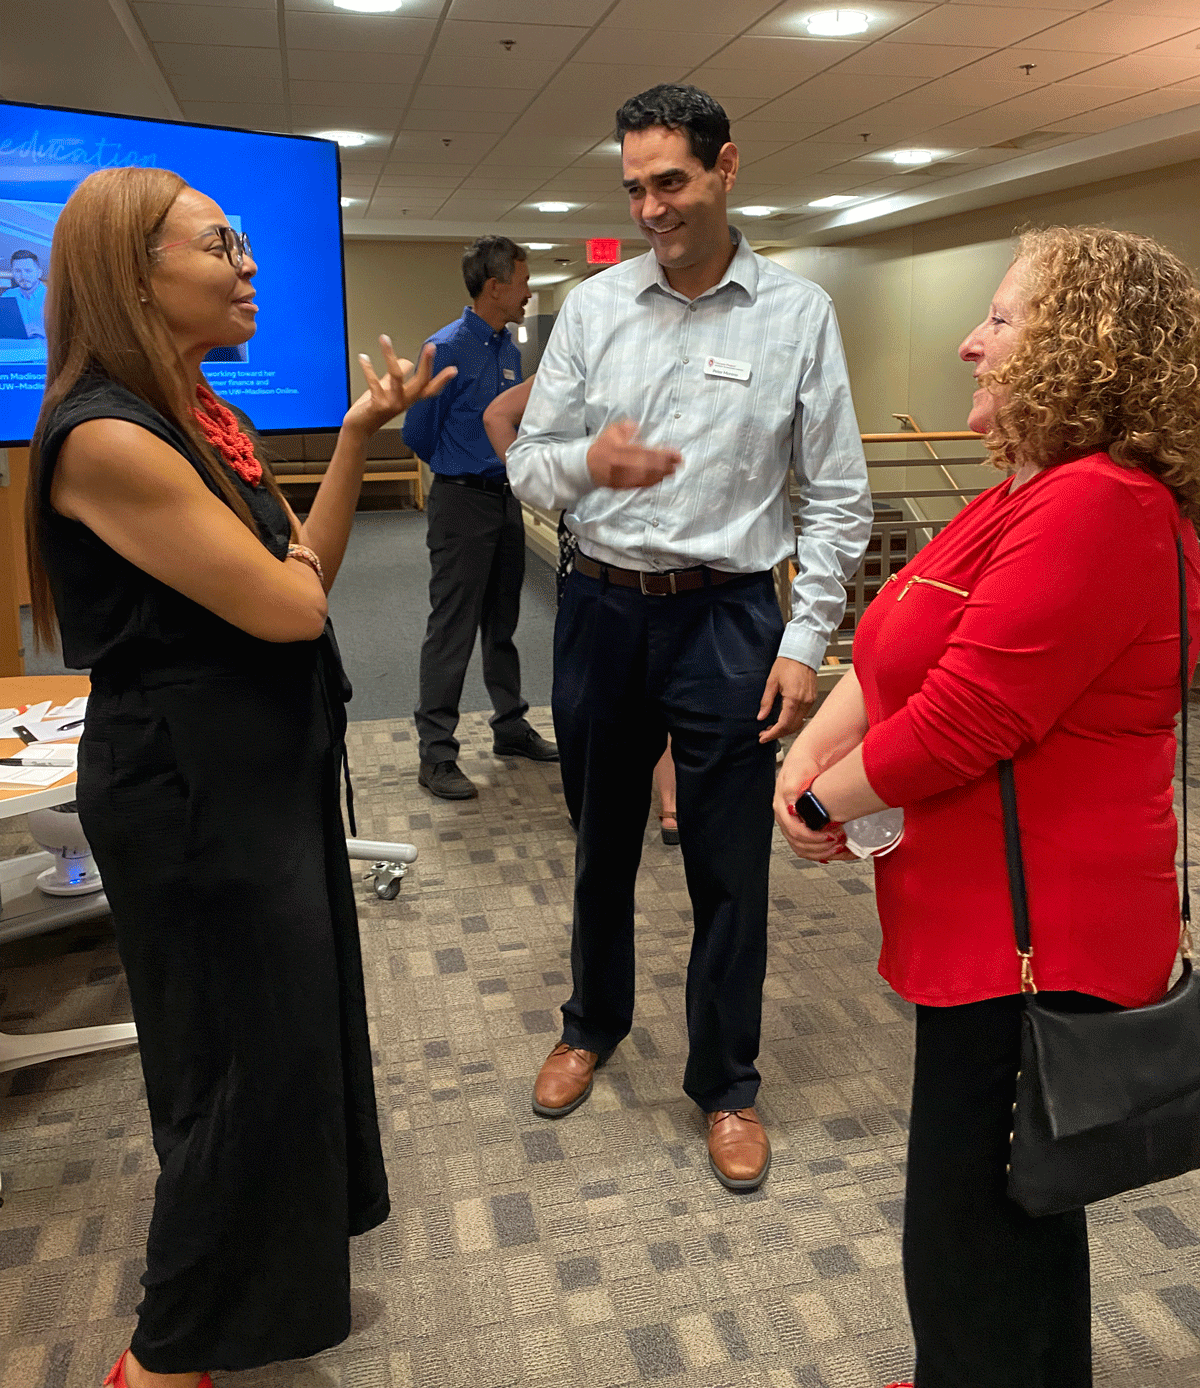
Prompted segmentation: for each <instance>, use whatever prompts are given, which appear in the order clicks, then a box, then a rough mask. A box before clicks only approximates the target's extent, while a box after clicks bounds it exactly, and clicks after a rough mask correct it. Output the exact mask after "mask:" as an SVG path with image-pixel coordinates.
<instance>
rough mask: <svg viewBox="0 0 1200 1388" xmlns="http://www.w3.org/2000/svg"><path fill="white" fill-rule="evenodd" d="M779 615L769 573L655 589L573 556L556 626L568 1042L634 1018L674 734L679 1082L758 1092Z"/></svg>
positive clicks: (695, 1095)
mask: <svg viewBox="0 0 1200 1388" xmlns="http://www.w3.org/2000/svg"><path fill="white" fill-rule="evenodd" d="M782 630H783V619H782V616H781V615H780V612H779V607H778V604H777V603H776V600H775V592H774V586H773V584H772V581H771V575H770V574H769V573H767V574H750V575H746V576H745V577H739V578H737V579H734V580H732V581H730V582H727V583H723V584H719V585H714V586H706V587H703V588H699V589H696V590H695V591H693V592H689V593H682V594H678V595H672V596H668V597H653V596H648V595H645V594H643V593H642V592H641V591H640V590H638V589H636V588H619V587H615V586H613V585H611V584H609V583H607V582H606V581H605V580H604V579H596V578H589V577H587V576H586V575H584V574H581V573H579V572H578V571H577V570H576V571H574V572H572V573H571V575H570V577H569V578H568V580H567V583H566V588H565V592H564V594H563V601H562V605H561V606H560V608H559V612H558V622H557V626H556V628H555V637H554V730H555V734H556V736H557V738H558V748H559V756H560V759H561V767H562V778H563V790H564V793H565V795H566V801H567V808H568V810H569V811H570V814H571V817H572V819H573V820H574V821H575V823H576V825H577V826H578V843H577V847H576V852H575V912H574V926H573V936H572V943H571V972H572V982H573V984H574V991H573V992H572V994H571V997H570V999H569V1000H568V1002H567V1003H566V1004H565V1005H564V1007H563V1019H564V1026H563V1040H564V1041H566V1042H568V1043H569V1044H570V1045H572V1046H581V1047H583V1048H585V1049H587V1050H592V1051H597V1052H600V1053H601V1054H603V1053H607V1052H608V1051H611V1050H612V1049H613V1048H614V1047H615V1046H616V1045H617V1044H618V1043H619V1042H620V1041H621V1040H622V1038H623V1037H625V1036H626V1035H628V1033H629V1030H630V1027H631V1026H632V1023H633V1005H634V944H633V912H634V883H635V880H636V878H637V871H638V865H639V862H640V860H641V855H642V840H643V837H644V834H645V829H646V817H647V814H648V813H649V808H650V786H651V774H652V772H653V769H654V764H655V762H656V761H657V760H658V759H659V757H660V756H661V755H662V752H663V749H664V747H665V746H666V741H667V735H668V734H670V736H671V739H672V749H673V754H674V759H675V774H676V781H677V792H676V795H677V801H676V803H677V806H678V820H679V836H680V846H681V848H682V851H683V864H684V870H685V873H686V875H687V885H688V893H689V895H690V897H691V901H692V912H693V918H694V922H695V933H694V936H693V941H692V952H691V959H690V962H689V964H688V974H687V995H686V996H687V1026H688V1042H689V1050H688V1062H687V1068H686V1070H685V1073H684V1084H683V1087H684V1090H685V1091H686V1092H687V1094H688V1095H690V1097H691V1098H692V1099H694V1100H695V1102H696V1103H697V1104H699V1105H700V1107H701V1108H702V1109H704V1110H705V1111H706V1112H712V1111H714V1110H716V1109H737V1108H745V1107H748V1106H749V1105H751V1104H753V1103H754V1097H755V1094H756V1093H757V1091H758V1084H759V1074H758V1070H757V1069H756V1068H755V1060H756V1058H757V1056H758V1043H759V1029H760V1022H761V1014H762V985H763V977H764V974H765V972H766V961H767V877H768V870H769V865H770V856H771V830H772V812H771V799H772V795H773V793H774V784H775V746H774V744H773V743H772V744H768V745H766V746H763V745H760V743H759V741H758V737H759V734H760V733H761V732H762V730H763V728H765V727H768V726H770V724H769V723H768V722H765V721H764V722H761V723H760V722H759V721H758V718H757V714H758V708H759V704H760V703H761V701H762V695H763V689H764V687H765V685H766V681H767V676H768V675H769V673H770V670H771V666H772V664H773V663H774V660H775V656H776V654H777V652H778V648H779V640H780V637H781V635H782Z"/></svg>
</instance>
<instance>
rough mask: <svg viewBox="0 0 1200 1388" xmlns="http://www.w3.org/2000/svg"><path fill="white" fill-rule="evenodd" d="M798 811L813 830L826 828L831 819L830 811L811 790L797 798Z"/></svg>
mask: <svg viewBox="0 0 1200 1388" xmlns="http://www.w3.org/2000/svg"><path fill="white" fill-rule="evenodd" d="M796 813H797V814H798V815H799V816H800V818H801V819H802V820H803V821H804V822H805V824H807V825H808V827H809V828H810V829H812V830H814V831H815V830H818V829H824V828H825V826H826V825H827V824H828V823H829V821H830V815H829V811H828V810H827V809H826V808H825V806H824V805H822V804H821V802H820V801H819V800H818V799H817V797H816V796H815V795H814V794H813V793H812V791H811V790H806V791H805V792H804V794H803V795H801V796H799V797H798V798H797V800H796Z"/></svg>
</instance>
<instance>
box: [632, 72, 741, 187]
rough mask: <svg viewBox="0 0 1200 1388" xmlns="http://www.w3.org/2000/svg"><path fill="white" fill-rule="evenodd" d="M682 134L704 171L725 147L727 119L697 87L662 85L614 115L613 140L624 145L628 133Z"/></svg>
mask: <svg viewBox="0 0 1200 1388" xmlns="http://www.w3.org/2000/svg"><path fill="white" fill-rule="evenodd" d="M656 125H661V126H662V127H663V128H664V129H666V130H682V131H685V132H686V134H687V139H688V147H689V148H690V149H691V151H692V153H693V154H694V155H695V156H696V158H697V159H699V161H700V162H701V163H702V164H703V165H704V167H705V168H706V169H711V168H712V167H713V165H714V164H715V163H716V162H717V155H718V154H720V152H721V146H722V145H725V144H728V143H729V117H728V116H727V115H726V114H725V108H724V107H723V106H722V105H721V103H720V102H719V101H714V100H713V98H712V97H711V96H709V94H708V93H707V92H702V91H701V90H700V88H699V87H683V86H676V85H673V84H671V83H663V84H662V85H660V86H657V87H651V88H650V90H649V91H646V92H642V93H641V95H639V96H631V97H630V98H629V100H628V101H627V102H626V103H625V105H624V106H622V107H621V109H620V110H619V111H618V112H617V140H618V142H619V143H620V144H624V143H625V136H626V135H627V134H628V133H629V132H630V131H631V130H651V129H653V128H654V126H656Z"/></svg>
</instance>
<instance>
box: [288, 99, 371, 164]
mask: <svg viewBox="0 0 1200 1388" xmlns="http://www.w3.org/2000/svg"><path fill="white" fill-rule="evenodd" d="M291 106H292V120H293V121H294V122H295V126H296V133H297V134H298V135H315V134H316V133H317V131H319V130H346V129H353V130H361V131H362V133H363V134H364V135H368V136H370V141H369V143H368V144H365V145H360V146H359V147H358V148H357V149H344V150H342V159H343V160H346V159H354V158H359V159H364V160H367V159H371V158H379V157H381V155H382V154H383V153H384V152H385V151H386V149H387V147H388V145H389V144H390V143H391V139H392V133H393V126H394V121H393V120H391V119H389V114H390V113H389V112H387V111H376V112H374V113H373V114H372V115H371V117H370V118H365V117H364V116H362V115H359V116H357V117H354V116H352V115H351V113H349V112H347V111H346V109H345V107H341V106H310V105H308V104H307V103H305V102H300V101H293V102H292V104H291ZM347 122H349V123H348V124H347Z"/></svg>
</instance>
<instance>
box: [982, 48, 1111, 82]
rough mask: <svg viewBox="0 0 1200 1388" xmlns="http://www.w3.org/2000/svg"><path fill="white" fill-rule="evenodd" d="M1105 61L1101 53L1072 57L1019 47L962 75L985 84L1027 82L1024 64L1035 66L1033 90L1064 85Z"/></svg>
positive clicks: (1031, 79)
mask: <svg viewBox="0 0 1200 1388" xmlns="http://www.w3.org/2000/svg"><path fill="white" fill-rule="evenodd" d="M1106 61H1107V59H1106V57H1105V55H1104V54H1102V53H1069V52H1067V51H1066V50H1064V49H1053V48H1038V47H1036V46H1035V45H1034V44H1030V45H1021V44H1019V45H1017V46H1016V47H1015V48H1002V49H1001V50H1000V51H999V52H997V53H993V54H991V55H990V56H989V57H987V58H981V59H980V60H979V62H977V63H972V64H971V66H970V67H969V68H967V69H966V70H965V71H964V72H963V73H962V74H961V75H963V76H966V75H967V74H968V73H969V74H974V75H975V76H977V77H979V78H980V80H982V81H985V82H1003V81H1008V80H1016V81H1025V80H1026V78H1025V73H1024V71H1023V70H1022V68H1021V64H1022V63H1032V64H1033V70H1032V71H1031V72H1030V74H1029V77H1028V79H1027V80H1028V83H1029V86H1030V87H1031V88H1033V87H1041V86H1045V84H1046V83H1047V82H1061V81H1062V80H1063V79H1064V78H1068V77H1073V76H1074V75H1075V74H1076V73H1078V72H1086V71H1087V70H1088V69H1089V68H1093V67H1095V66H1097V64H1099V63H1103V62H1106Z"/></svg>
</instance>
